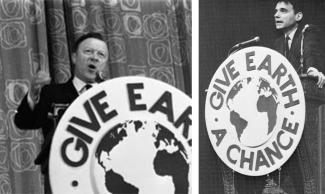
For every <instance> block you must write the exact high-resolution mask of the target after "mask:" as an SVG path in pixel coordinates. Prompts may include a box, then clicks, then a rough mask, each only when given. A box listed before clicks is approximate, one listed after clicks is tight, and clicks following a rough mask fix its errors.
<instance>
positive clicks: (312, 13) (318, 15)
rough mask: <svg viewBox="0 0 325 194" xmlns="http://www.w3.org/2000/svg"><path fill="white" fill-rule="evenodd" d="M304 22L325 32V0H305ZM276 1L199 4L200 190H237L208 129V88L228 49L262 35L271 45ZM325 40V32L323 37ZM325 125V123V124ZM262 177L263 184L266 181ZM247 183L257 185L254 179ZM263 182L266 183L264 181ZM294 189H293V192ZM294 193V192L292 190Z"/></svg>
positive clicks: (228, 0)
mask: <svg viewBox="0 0 325 194" xmlns="http://www.w3.org/2000/svg"><path fill="white" fill-rule="evenodd" d="M302 2H303V4H304V9H305V10H304V22H305V23H308V24H315V25H317V26H319V27H320V28H322V30H323V32H325V31H324V30H325V12H324V10H325V1H324V0H302ZM274 9H275V1H274V0H268V1H261V0H243V1H239V0H204V1H200V8H199V23H200V29H199V35H200V37H199V49H200V50H199V55H200V64H199V70H200V72H199V95H200V96H199V106H200V107H201V108H200V109H199V126H200V127H199V128H200V131H199V163H200V165H199V188H200V189H199V190H200V194H210V193H218V194H219V193H220V194H222V193H234V192H235V191H234V189H233V187H232V185H226V184H224V183H225V182H229V181H232V180H225V179H224V177H223V176H222V173H223V172H222V169H223V168H222V166H223V165H224V164H223V162H222V161H221V160H220V159H219V158H218V156H217V154H216V153H215V152H214V150H213V147H212V146H211V143H210V141H209V137H208V134H207V130H206V125H205V118H204V114H205V113H204V111H205V110H204V108H202V107H205V98H206V91H205V90H206V89H207V88H208V86H209V83H210V81H211V78H212V77H213V74H214V73H215V71H216V70H217V69H218V67H219V65H220V64H221V63H222V62H223V61H224V60H225V59H226V58H227V53H228V50H229V49H230V48H231V47H232V46H234V45H235V44H237V43H240V42H243V41H246V40H249V39H252V38H254V37H255V36H260V39H261V41H260V42H259V44H258V45H262V46H267V47H269V46H270V45H271V44H272V43H273V40H274V37H275V36H276V35H277V34H276V32H275V24H274V17H273V16H274V13H275V12H274ZM323 40H324V41H325V36H324V37H323ZM323 129H325V128H324V125H323ZM266 179H267V178H266V176H265V177H264V178H263V179H261V181H260V182H261V186H262V187H264V186H265V183H266ZM251 180H252V181H251V184H247V185H246V186H247V187H254V184H256V181H254V180H253V179H251ZM262 184H263V185H262ZM289 193H290V192H289ZM291 193H294V192H291Z"/></svg>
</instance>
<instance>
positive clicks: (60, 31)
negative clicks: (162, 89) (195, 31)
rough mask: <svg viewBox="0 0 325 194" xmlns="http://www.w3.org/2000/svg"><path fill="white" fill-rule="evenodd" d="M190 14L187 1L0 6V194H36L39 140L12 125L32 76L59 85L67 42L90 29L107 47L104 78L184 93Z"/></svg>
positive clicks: (17, 0)
mask: <svg viewBox="0 0 325 194" xmlns="http://www.w3.org/2000/svg"><path fill="white" fill-rule="evenodd" d="M191 15H192V14H191V1H190V0H161V1H148V0H10V1H8V0H0V90H1V92H0V96H1V97H0V194H2V193H9V194H10V193H42V192H43V187H42V182H43V180H42V179H43V178H42V176H41V174H40V169H39V167H38V166H35V165H34V159H35V156H36V155H37V153H38V152H39V150H40V145H41V143H42V141H43V140H42V135H41V134H40V131H39V130H35V131H21V130H19V129H18V128H17V127H16V126H15V124H14V123H13V118H14V114H15V110H16V108H17V106H18V105H19V103H20V101H21V100H22V98H23V97H24V95H25V94H26V92H27V91H28V89H29V86H30V79H31V77H32V76H33V75H35V73H36V72H38V71H39V70H44V71H47V72H49V73H50V75H51V77H52V81H53V82H54V83H62V82H65V81H67V80H68V79H69V78H70V77H71V62H70V58H69V56H70V52H71V45H72V43H73V41H74V40H75V39H76V38H78V37H79V36H80V35H81V34H83V33H86V32H90V31H96V32H99V33H101V34H103V35H104V37H105V39H106V41H107V43H108V45H109V61H108V63H107V68H106V70H105V72H104V77H105V78H106V79H109V78H113V77H118V76H127V75H139V76H146V77H152V78H155V79H158V80H161V81H164V82H166V83H169V84H170V85H173V86H175V87H177V88H179V89H181V90H182V91H184V92H185V93H187V94H188V95H190V94H191Z"/></svg>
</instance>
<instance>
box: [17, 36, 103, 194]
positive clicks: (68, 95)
mask: <svg viewBox="0 0 325 194" xmlns="http://www.w3.org/2000/svg"><path fill="white" fill-rule="evenodd" d="M73 49H74V50H73V53H72V56H71V59H72V62H73V77H72V78H71V79H70V80H69V81H68V82H67V83H64V84H50V85H47V84H48V83H49V82H50V77H49V75H48V74H47V73H45V72H43V71H40V72H38V73H37V74H36V75H35V77H33V78H32V81H31V87H30V90H29V92H28V94H27V95H26V96H25V97H24V99H23V100H22V102H21V104H20V106H19V107H18V109H17V113H16V115H15V124H16V126H17V127H18V128H20V129H23V130H29V129H38V128H42V133H43V136H44V143H43V145H42V149H41V152H40V153H39V155H38V156H37V158H36V160H35V164H38V165H41V171H42V173H43V174H44V180H45V183H44V188H45V193H51V187H50V185H49V177H48V162H49V152H50V146H51V141H52V137H53V134H54V130H55V127H56V126H55V120H53V116H54V117H57V116H60V115H55V114H56V113H55V112H56V111H55V110H54V109H55V107H56V106H57V105H60V104H66V105H67V106H68V105H69V104H71V103H72V102H73V101H74V100H75V99H76V98H77V97H78V95H79V94H81V93H82V92H84V91H85V90H86V89H88V88H89V87H91V85H93V84H96V79H97V78H98V73H99V72H100V71H102V70H103V69H104V67H105V64H106V62H107V60H108V47H107V44H106V42H105V41H104V39H103V37H102V36H101V35H100V34H98V33H88V34H85V35H83V36H81V37H80V38H79V39H78V40H77V41H76V43H75V45H74V48H73ZM53 114H54V115H53ZM61 115H62V114H61ZM58 120H59V118H57V121H58Z"/></svg>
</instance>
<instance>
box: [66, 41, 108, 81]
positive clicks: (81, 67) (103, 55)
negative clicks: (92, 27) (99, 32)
mask: <svg viewBox="0 0 325 194" xmlns="http://www.w3.org/2000/svg"><path fill="white" fill-rule="evenodd" d="M107 59H108V49H107V45H106V43H105V42H104V41H102V40H99V39H96V38H87V39H85V40H84V41H82V42H81V43H80V44H79V46H78V48H77V51H76V52H75V53H73V54H72V62H73V63H74V65H75V69H74V75H75V76H77V77H78V78H79V79H81V80H82V81H84V82H86V83H93V82H95V79H96V74H97V73H98V72H99V71H102V70H103V69H104V67H105V64H106V62H107Z"/></svg>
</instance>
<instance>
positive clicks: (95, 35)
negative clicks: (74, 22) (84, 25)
mask: <svg viewBox="0 0 325 194" xmlns="http://www.w3.org/2000/svg"><path fill="white" fill-rule="evenodd" d="M87 38H96V39H98V40H101V41H104V42H105V40H104V38H103V36H102V35H101V34H100V33H97V32H89V33H87V34H83V35H81V36H80V37H79V38H78V39H77V40H76V41H75V43H74V45H73V48H72V49H73V50H72V51H73V52H76V51H77V50H78V47H79V45H80V44H81V43H82V41H84V40H86V39H87Z"/></svg>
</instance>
